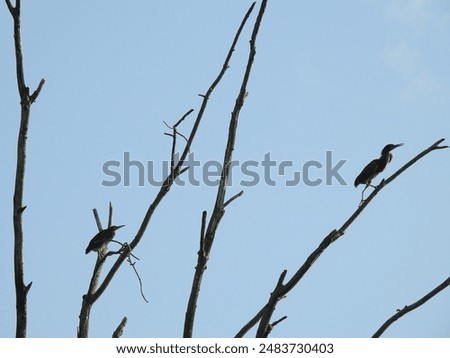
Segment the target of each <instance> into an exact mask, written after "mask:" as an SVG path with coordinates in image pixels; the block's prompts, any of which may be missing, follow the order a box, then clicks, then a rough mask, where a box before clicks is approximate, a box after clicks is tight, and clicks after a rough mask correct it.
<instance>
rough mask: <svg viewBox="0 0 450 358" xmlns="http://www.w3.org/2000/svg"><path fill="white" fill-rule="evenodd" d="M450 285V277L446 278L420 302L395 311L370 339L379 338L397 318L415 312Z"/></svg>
mask: <svg viewBox="0 0 450 358" xmlns="http://www.w3.org/2000/svg"><path fill="white" fill-rule="evenodd" d="M449 285H450V277H448V278H447V279H446V280H445V281H444V282H442V283H441V284H440V285H439V286H437V287H436V288H434V289H433V290H431V291H430V292H428V293H427V294H426V295H425V296H423V297H422V298H421V299H420V300H418V301H416V302H414V303H412V304H410V305H409V306H405V307H403V308H402V309H399V310H397V313H396V314H394V315H393V316H392V317H391V318H389V319H388V320H387V321H386V322H384V323H383V325H382V326H381V327H380V328H379V329H378V330H377V331H376V332H375V333H374V334H373V336H372V338H380V337H381V335H382V334H383V333H384V331H386V329H388V327H389V326H390V325H391V324H392V323H394V322H395V321H396V320H398V319H399V318H401V317H403V316H404V315H405V314H407V313H409V312H411V311H413V310H415V309H416V308H418V307H420V306H422V305H423V304H424V303H425V302H427V301H428V300H430V299H431V298H433V297H434V296H436V295H437V294H438V293H439V292H441V291H442V290H444V289H445V288H447V287H448V286H449Z"/></svg>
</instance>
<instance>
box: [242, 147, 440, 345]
mask: <svg viewBox="0 0 450 358" xmlns="http://www.w3.org/2000/svg"><path fill="white" fill-rule="evenodd" d="M444 140H445V139H444V138H443V139H440V140H438V141H437V142H436V143H434V144H432V145H431V146H430V147H428V148H427V149H425V150H424V151H422V152H421V153H419V154H417V155H416V156H415V157H414V158H413V159H411V160H410V161H409V162H408V163H406V164H405V165H403V166H402V167H401V168H400V169H399V170H397V171H396V172H395V173H394V174H392V175H391V176H390V177H389V178H387V179H386V180H384V179H383V180H382V181H381V183H380V184H379V185H378V186H377V187H376V188H375V189H374V191H373V192H372V193H371V194H370V195H369V196H368V197H367V199H365V200H364V202H363V203H362V204H361V206H359V207H358V208H357V209H356V211H355V212H354V213H353V214H352V215H351V216H350V217H349V219H348V220H347V221H345V222H344V224H343V225H342V226H341V227H340V228H339V229H337V230H332V231H331V232H330V233H329V234H328V235H327V236H326V237H325V238H324V239H323V240H322V242H321V243H320V244H319V246H318V247H317V248H316V249H315V250H314V251H313V252H312V253H311V254H310V255H309V256H308V258H307V259H306V261H305V263H304V264H303V265H302V266H301V267H300V268H299V269H298V270H297V272H296V273H295V274H294V275H293V276H292V278H291V279H290V280H289V281H288V282H287V283H286V284H281V285H279V284H277V287H276V288H275V290H274V291H273V292H272V293H271V295H270V298H269V301H268V302H267V303H266V305H264V307H263V308H262V309H261V310H260V311H259V312H258V313H257V314H256V315H255V316H254V317H253V318H252V319H251V320H250V321H249V322H248V323H247V324H245V325H244V327H242V328H241V330H240V331H239V332H238V333H237V334H236V336H235V337H236V338H240V337H243V336H244V335H245V334H246V333H247V332H248V331H249V330H250V329H251V328H252V327H253V326H254V325H255V324H257V323H258V322H259V327H258V331H257V337H260V338H261V337H264V336H265V335H266V332H267V329H268V325H269V322H270V319H271V316H272V314H273V312H274V310H275V307H276V304H277V303H278V301H279V300H281V299H282V298H284V297H285V296H286V295H287V294H288V293H289V292H290V291H291V290H292V289H293V288H294V287H295V286H296V285H297V284H298V283H299V281H300V280H301V279H302V278H303V276H304V275H305V274H306V272H307V271H308V270H309V269H310V268H311V266H312V265H313V264H314V262H316V260H317V259H318V258H319V257H320V255H321V254H322V253H323V252H324V251H325V250H326V249H327V248H328V246H330V245H331V244H332V243H333V242H335V241H336V240H337V239H339V238H340V237H341V236H342V235H344V233H345V231H346V230H347V228H348V227H349V226H350V225H351V224H352V223H353V222H354V221H355V219H356V218H357V217H358V216H359V215H360V214H361V212H362V211H363V210H364V209H365V208H366V207H367V205H368V204H369V203H370V202H371V201H372V199H373V198H374V197H375V196H376V195H377V194H378V193H379V192H380V191H381V190H382V189H383V188H384V187H385V186H386V185H387V184H389V183H391V182H392V181H393V180H394V179H396V178H397V177H398V176H399V175H400V174H401V173H403V172H404V171H405V170H406V169H408V168H409V167H410V166H411V165H413V164H414V163H415V162H417V161H418V160H419V159H421V158H422V157H424V156H425V155H427V154H428V153H430V152H432V151H434V150H437V149H445V148H448V146H439V144H440V143H442V142H443V141H444ZM283 272H284V271H283ZM279 283H280V282H279Z"/></svg>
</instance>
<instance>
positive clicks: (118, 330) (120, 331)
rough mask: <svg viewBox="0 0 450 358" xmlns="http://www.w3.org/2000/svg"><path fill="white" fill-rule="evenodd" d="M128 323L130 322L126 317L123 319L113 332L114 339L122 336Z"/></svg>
mask: <svg viewBox="0 0 450 358" xmlns="http://www.w3.org/2000/svg"><path fill="white" fill-rule="evenodd" d="M127 321H128V319H127V318H126V317H124V318H122V321H120V323H119V325H118V326H117V328H116V330H115V331H114V332H113V334H112V338H120V337H121V336H122V334H123V329H124V328H125V326H126V324H127Z"/></svg>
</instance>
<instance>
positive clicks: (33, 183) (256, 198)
mask: <svg viewBox="0 0 450 358" xmlns="http://www.w3.org/2000/svg"><path fill="white" fill-rule="evenodd" d="M250 4H251V1H242V0H240V1H237V0H233V1H221V2H219V1H214V2H212V1H206V0H195V1H189V2H187V1H173V2H171V3H170V4H169V3H168V2H165V1H138V2H135V3H133V6H132V7H131V6H129V5H128V4H127V3H126V2H119V1H104V0H103V1H96V2H90V3H89V5H88V4H85V3H82V2H73V1H58V2H54V1H48V0H47V1H39V2H26V1H25V2H23V4H22V37H23V42H22V45H23V51H24V61H25V71H26V73H25V75H26V81H27V84H28V86H29V87H30V88H35V87H36V86H37V84H38V83H39V80H40V79H41V78H45V80H46V84H45V86H44V88H43V90H42V92H41V95H40V97H39V98H38V101H37V102H36V103H35V104H34V105H33V108H32V115H31V124H30V131H29V138H28V157H27V160H28V161H27V171H26V184H25V196H24V203H25V204H26V205H27V206H28V207H27V210H26V212H25V215H24V231H25V240H26V241H25V277H26V281H27V282H28V281H33V287H32V289H31V291H30V294H29V296H28V300H29V305H28V312H29V327H28V335H29V336H30V337H74V336H76V327H77V324H78V314H79V310H80V304H81V296H82V295H83V294H84V293H85V291H86V289H87V287H88V280H89V278H90V274H91V272H92V268H93V264H94V261H95V255H94V254H92V253H91V254H89V255H85V254H84V249H85V248H86V246H87V243H88V242H89V240H90V239H91V237H92V236H93V235H94V234H95V233H96V225H95V221H94V219H93V215H92V208H94V207H95V208H97V209H98V210H99V212H100V214H101V217H102V219H103V222H104V223H106V217H107V208H108V203H109V201H111V202H112V203H113V206H114V209H115V215H114V221H115V223H116V224H126V227H125V228H123V229H121V230H120V232H119V233H118V235H117V239H118V240H120V241H128V242H129V241H131V240H132V238H133V237H134V235H135V233H136V231H137V229H138V227H139V225H140V222H141V221H142V219H143V217H144V214H145V210H146V209H147V207H148V205H149V204H150V202H151V201H152V200H153V198H154V196H155V195H156V193H157V190H158V188H156V187H154V186H151V185H149V184H147V185H144V186H139V185H138V178H137V170H135V171H134V172H133V171H132V172H131V177H130V180H131V183H130V186H128V187H125V186H123V185H118V186H115V187H106V186H103V185H102V184H101V183H102V181H103V180H108V179H110V178H108V177H107V176H106V175H105V174H104V173H103V172H102V166H103V164H104V163H105V162H107V161H109V160H117V161H122V160H123V156H124V153H125V152H128V153H130V158H131V159H133V160H139V161H142V162H144V163H146V162H147V161H154V162H155V163H161V162H162V161H164V160H167V159H168V158H169V155H170V145H171V143H170V138H169V137H167V136H165V135H164V134H163V133H164V132H165V131H167V128H166V127H165V125H164V123H163V121H166V122H167V123H175V122H176V121H177V120H178V118H180V117H181V115H182V114H184V113H185V112H186V111H187V110H188V109H190V108H194V109H195V110H196V111H197V110H198V109H199V105H200V101H201V98H200V97H199V96H198V94H199V93H204V92H205V91H206V90H207V88H208V87H209V85H210V83H211V82H212V80H213V79H214V78H215V77H216V75H217V73H218V71H219V70H220V68H221V66H222V63H223V60H224V58H225V55H226V52H227V51H228V48H229V45H230V43H231V40H232V38H233V36H234V34H235V31H236V29H237V27H238V25H239V23H240V21H241V19H242V17H243V15H244V13H245V12H246V10H247V8H248V7H249V6H250ZM258 6H259V3H258ZM255 15H256V11H255V13H254V14H253V17H252V21H251V23H250V25H251V24H252V23H253V21H254V18H255ZM250 31H251V26H247V28H246V29H245V31H244V34H243V37H242V38H241V41H240V43H239V45H238V46H237V48H236V52H235V54H234V57H233V59H232V61H231V67H230V69H229V71H228V72H227V74H226V76H225V78H224V80H223V82H222V83H221V84H220V85H219V87H218V88H217V90H216V92H215V93H214V94H213V96H212V97H211V100H210V103H209V106H208V109H207V111H206V114H205V117H204V121H203V123H202V125H201V127H200V129H199V132H198V135H197V137H196V140H195V142H194V144H193V147H192V151H193V152H194V153H195V157H196V159H198V160H200V161H201V162H205V161H208V160H221V159H222V157H223V150H224V146H225V142H226V137H227V129H228V122H229V117H230V113H231V111H232V107H233V105H234V101H235V98H236V95H237V93H238V90H239V86H240V81H241V77H242V74H243V71H244V69H245V64H246V59H247V55H248V39H249V36H250ZM449 37H450V3H449V2H447V1H444V0H442V1H438V0H436V1H427V0H415V1H381V0H371V1H356V0H355V1H320V2H319V1H293V0H290V1H288V0H278V1H269V4H268V7H267V10H266V14H265V17H264V20H263V24H262V27H261V30H260V34H259V38H258V43H257V57H256V61H255V64H254V68H253V72H252V77H251V79H250V83H249V86H248V92H249V95H248V97H247V99H246V102H245V106H244V108H243V110H242V112H241V118H240V123H239V129H238V135H237V140H236V145H235V151H234V159H235V160H239V161H240V162H244V161H248V160H255V161H262V160H263V158H264V155H265V154H266V153H268V152H270V155H271V158H272V159H273V160H276V161H292V162H293V163H294V170H297V169H298V168H301V167H302V166H303V164H304V163H306V162H308V161H311V160H315V161H319V162H321V163H324V161H325V157H326V152H327V151H331V152H332V155H333V158H334V160H335V162H336V163H337V162H338V161H339V160H346V162H345V164H344V165H343V166H342V169H341V170H340V172H339V173H340V175H341V176H342V177H343V178H344V179H345V181H346V182H347V185H341V184H339V183H338V182H337V181H336V180H334V181H333V182H332V185H325V184H324V183H322V184H321V185H318V186H307V185H305V184H304V183H300V184H299V185H297V186H295V187H286V186H285V185H284V179H285V178H283V177H282V176H277V175H275V174H274V175H273V176H274V178H275V180H276V185H275V186H269V185H267V184H265V183H263V182H260V183H259V184H258V185H255V186H252V187H242V186H241V185H239V180H234V181H233V185H232V186H231V187H230V188H229V190H228V195H233V194H234V193H236V192H238V191H239V190H241V189H244V195H243V196H242V197H241V198H239V199H237V200H236V201H235V202H233V204H232V205H230V206H229V207H228V208H227V211H226V214H225V217H224V219H223V220H222V223H221V225H220V227H219V231H218V233H217V235H216V241H215V244H214V247H213V250H212V254H211V258H210V261H209V264H208V269H207V271H206V274H205V278H204V281H203V286H202V290H201V293H200V299H199V302H198V311H197V319H196V323H195V326H194V336H196V337H229V336H234V334H235V333H236V332H237V331H238V330H239V329H240V328H241V327H242V326H243V325H244V324H245V323H246V322H247V321H248V320H249V319H250V318H251V317H253V315H254V314H255V313H256V312H257V311H258V310H259V309H260V308H261V307H262V305H263V304H264V303H265V302H266V301H267V299H268V297H269V294H270V292H271V290H272V289H273V287H274V285H275V283H276V280H277V278H278V276H279V274H280V273H281V271H282V270H283V269H287V270H288V277H290V275H291V274H293V273H294V272H295V271H296V270H297V268H298V267H299V266H300V265H301V264H303V262H304V260H305V259H306V257H307V256H308V255H309V254H310V252H311V251H312V250H314V249H315V248H316V247H317V245H318V244H319V243H320V241H321V240H322V239H323V237H324V236H325V235H327V234H328V233H329V232H330V231H331V230H332V229H334V228H338V227H339V226H340V225H341V224H342V223H343V222H344V221H345V220H346V219H347V218H348V217H349V216H350V215H351V214H352V213H353V211H354V210H355V209H356V208H357V205H358V202H359V199H360V194H361V187H359V188H358V189H355V188H354V187H353V185H352V183H353V180H354V178H355V177H356V175H357V174H358V173H359V172H360V170H361V169H362V168H363V167H364V165H365V164H367V163H368V162H369V161H370V160H371V159H373V158H375V157H377V156H378V155H379V152H380V151H381V149H382V148H383V146H384V145H385V144H387V143H400V142H404V143H405V145H404V146H403V147H401V148H398V149H396V150H395V152H394V159H393V162H392V163H391V164H390V165H389V166H388V168H387V169H386V171H385V173H383V175H382V176H381V177H380V178H377V179H376V180H375V183H378V181H379V180H380V179H381V178H382V177H385V176H387V175H390V174H392V173H393V172H394V171H395V170H396V169H397V168H399V167H400V166H401V165H403V164H404V163H405V162H407V161H408V160H409V159H411V158H412V157H414V156H415V155H416V154H417V153H419V152H420V151H421V150H423V149H425V148H426V147H428V146H429V145H431V144H432V143H434V142H435V141H436V140H438V139H440V138H447V137H448V136H449V132H450V124H449V120H448V119H449V115H450V102H449V101H448V98H450V81H449V80H450V69H449V66H448V58H449V57H450V38H449ZM13 54H14V50H13V39H12V20H11V18H10V15H9V13H8V11H7V8H6V5H5V4H3V5H2V6H0V57H1V58H2V66H1V70H0V83H1V85H0V87H1V93H2V100H1V101H2V103H1V110H0V111H1V112H0V113H1V118H2V120H1V122H0V133H1V141H0V143H1V151H0V153H1V154H0V155H1V159H0V182H1V183H2V184H3V185H1V186H0V196H1V197H2V198H3V200H1V203H0V245H1V250H0V262H1V270H0V286H1V289H0V301H1V302H2V304H1V305H0V315H1V317H2V320H1V323H0V336H1V337H11V336H13V335H14V332H15V315H14V314H15V302H14V282H13V272H12V242H13V241H12V237H13V235H12V215H11V213H12V193H13V184H14V173H15V160H16V156H15V151H16V140H17V133H18V126H19V122H18V120H19V115H20V112H19V110H20V108H19V99H18V93H17V87H16V79H15V67H14V57H13ZM195 114H196V112H195ZM193 118H194V115H192V116H191V117H189V119H188V120H186V121H185V123H184V124H183V126H182V128H180V130H181V131H182V132H183V133H185V134H187V133H188V131H189V128H190V124H192V121H193ZM448 158H449V152H448V151H436V152H433V153H431V154H429V155H428V156H427V157H425V158H423V159H422V160H421V161H419V162H418V163H417V164H415V165H414V166H413V167H411V168H410V169H409V170H407V171H406V172H405V173H404V174H402V175H401V176H400V177H399V178H398V179H396V180H395V181H394V182H392V183H391V184H390V185H389V186H388V187H386V188H385V189H384V190H383V191H382V192H381V193H380V194H379V195H378V196H377V197H376V198H375V200H374V201H373V202H372V203H371V204H370V205H369V206H368V207H367V209H366V210H365V211H364V212H363V214H362V215H361V216H360V217H359V218H358V219H357V220H356V221H355V223H354V224H353V225H352V226H351V227H350V228H349V229H348V230H347V232H346V234H345V236H343V237H342V238H340V239H339V240H338V241H337V242H336V243H334V244H333V245H332V246H331V247H330V248H329V249H328V250H327V251H326V252H325V253H324V254H323V255H322V256H321V257H320V259H319V260H318V261H317V262H316V263H315V264H314V266H313V267H312V269H311V270H310V271H309V272H308V273H307V275H306V276H305V277H304V279H303V280H302V281H301V282H300V284H299V285H298V286H297V287H296V288H295V289H294V290H293V291H291V292H290V294H289V295H288V296H287V297H286V298H285V299H284V300H283V301H281V303H280V304H279V305H278V307H277V310H276V311H275V314H274V317H273V318H274V319H277V318H280V317H281V316H284V315H287V316H288V319H287V320H285V321H284V322H283V323H281V324H280V325H278V326H277V327H276V329H274V331H273V332H272V336H273V337H368V336H371V335H372V334H373V333H374V332H375V331H376V330H377V329H378V327H379V326H380V325H381V324H382V323H383V322H384V321H385V320H386V319H387V318H388V317H390V316H391V315H392V314H394V313H395V311H396V309H397V308H402V307H403V306H404V305H406V304H410V303H412V302H414V301H416V300H417V299H419V298H420V297H422V296H423V295H424V294H425V293H427V292H428V291H430V290H431V289H432V288H434V287H435V286H437V285H438V284H439V283H440V282H442V281H443V280H444V279H445V278H447V277H448V275H449V273H450V270H449V266H448V254H447V253H448V252H449V249H450V237H449V235H448V232H449V220H448V218H449V216H448V215H449V211H448V198H449V197H450V188H449V186H448V179H447V178H448V176H449V174H450V169H449V166H448V163H449V160H448ZM134 169H135V168H134ZM261 170H262V169H261V167H259V171H258V172H259V173H262V171H261ZM310 174H311V178H313V179H315V178H322V179H323V178H324V176H325V172H324V170H323V168H322V169H316V170H314V169H312V171H311V173H310ZM234 175H236V177H235V178H236V179H239V178H241V174H239V172H238V171H237V172H235V173H234ZM215 194H216V188H215V187H210V186H207V185H201V186H199V187H196V186H192V185H187V186H185V187H181V186H174V187H173V188H172V190H171V191H170V193H169V194H168V196H167V197H166V198H165V199H164V201H163V203H162V204H161V205H160V206H159V208H158V210H157V212H156V214H155V215H154V217H153V219H152V221H151V223H150V226H149V228H148V230H147V232H146V234H145V236H144V238H143V240H142V242H141V244H140V245H139V246H138V247H137V248H136V250H135V254H136V255H137V256H138V257H139V258H140V261H139V263H138V264H137V269H138V270H139V272H140V274H141V277H142V279H143V282H144V291H145V294H146V296H147V298H148V299H149V301H150V303H149V304H146V303H145V302H144V301H143V300H142V298H141V297H140V294H139V286H138V282H137V280H136V277H135V276H134V273H133V271H132V270H131V268H130V267H127V266H126V265H123V266H122V268H121V269H120V271H119V273H118V275H117V276H116V278H115V279H114V281H113V282H112V284H111V285H110V286H109V288H108V290H107V291H106V293H105V294H104V295H103V296H102V297H101V299H100V300H99V301H98V302H97V304H96V305H95V306H94V308H93V310H92V313H91V323H90V335H91V336H92V337H109V336H110V335H111V332H112V331H113V330H114V328H115V327H116V326H117V324H118V323H119V322H120V320H121V319H122V317H123V316H127V317H128V325H127V327H126V329H125V332H124V336H125V337H180V336H181V335H182V329H183V320H184V313H185V309H186V304H187V299H188V295H189V290H190V286H191V282H192V277H193V273H194V266H195V262H196V253H197V250H198V237H199V230H200V218H201V212H202V211H203V210H207V211H208V213H210V212H211V209H212V207H213V204H214V199H215ZM449 316H450V291H448V290H447V291H444V292H442V293H441V294H440V295H439V296H437V297H435V298H434V299H432V300H431V301H429V302H428V303H427V304H426V305H425V306H423V307H421V308H419V309H418V310H416V311H414V312H412V313H410V314H409V315H407V316H406V317H405V318H403V319H401V320H400V321H398V322H397V323H395V324H394V325H393V326H392V327H391V328H390V329H389V330H388V331H387V332H386V333H385V335H384V336H385V337H448V336H449V335H450V320H449V318H448V317H449ZM249 335H250V336H251V335H254V332H253V331H252V332H251V333H250V334H249Z"/></svg>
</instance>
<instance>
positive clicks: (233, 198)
mask: <svg viewBox="0 0 450 358" xmlns="http://www.w3.org/2000/svg"><path fill="white" fill-rule="evenodd" d="M242 194H244V191H243V190H241V191H240V192H239V193H237V194H235V195H233V196H232V197H231V198H230V199H228V200H227V201H226V202H225V203H223V207H224V208H226V207H227V206H228V204H231V203H232V202H233V201H234V200H236V199H237V198H239V197H240V196H242Z"/></svg>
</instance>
